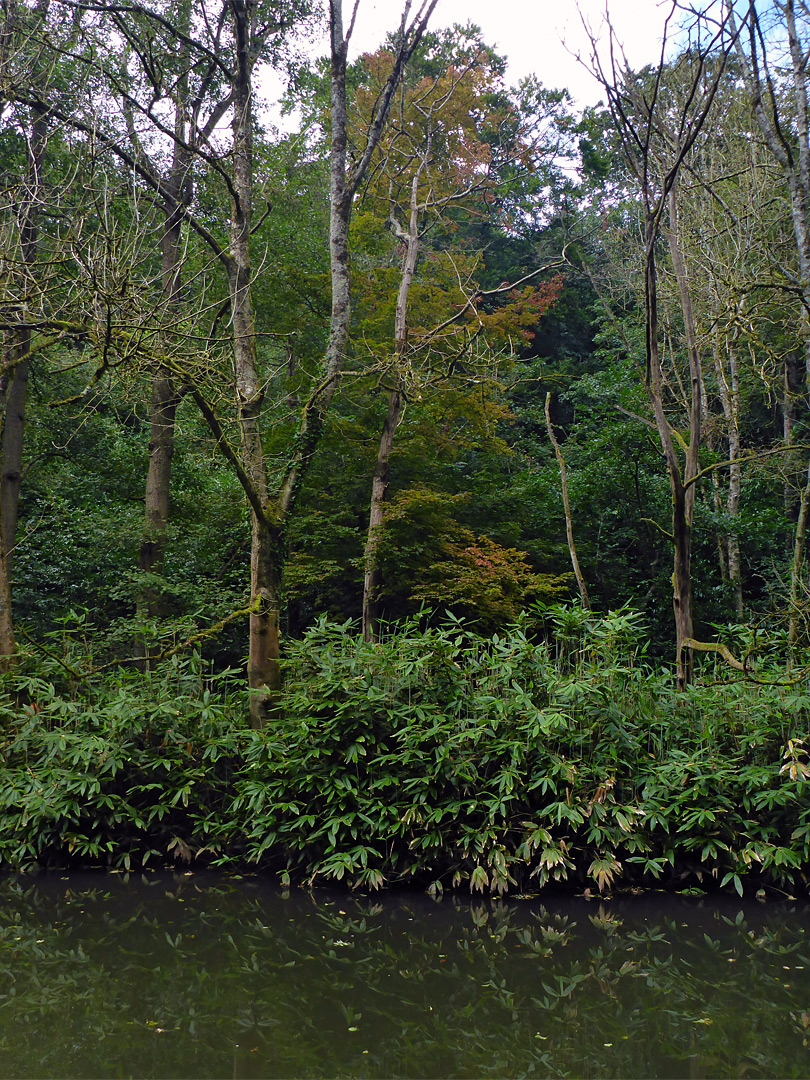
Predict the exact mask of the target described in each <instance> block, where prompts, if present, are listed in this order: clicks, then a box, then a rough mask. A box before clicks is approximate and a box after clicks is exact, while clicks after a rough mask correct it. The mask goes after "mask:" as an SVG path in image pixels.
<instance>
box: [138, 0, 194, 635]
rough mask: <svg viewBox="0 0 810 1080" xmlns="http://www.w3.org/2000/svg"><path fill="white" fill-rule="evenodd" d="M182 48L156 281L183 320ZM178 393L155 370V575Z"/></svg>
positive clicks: (153, 596)
mask: <svg viewBox="0 0 810 1080" xmlns="http://www.w3.org/2000/svg"><path fill="white" fill-rule="evenodd" d="M189 24H190V5H189V3H188V0H185V2H184V3H182V4H181V5H180V11H179V15H178V28H179V30H180V32H181V33H182V34H185V35H186V36H187V35H188V33H189ZM186 54H187V46H185V45H183V46H182V48H181V49H180V54H179V55H180V64H181V70H180V72H179V74H178V78H177V84H176V87H175V90H174V97H175V101H174V136H175V138H174V143H173V146H172V160H171V165H170V166H169V170H168V175H167V176H166V178H165V181H164V184H163V186H164V188H165V190H166V192H167V196H168V197H164V222H163V233H162V235H161V279H162V287H163V303H164V312H165V315H166V316H167V321H168V322H169V323H171V322H172V321H174V320H177V321H179V320H180V318H181V317H182V310H181V308H182V292H181V287H182V240H183V208H184V207H187V206H188V205H189V203H190V201H191V179H190V156H191V151H190V149H189V147H188V143H187V140H188V134H189V133H188V130H187V127H188V125H187V122H186V112H187V107H188V96H189V86H188V70H187V58H186ZM171 338H172V327H171V325H169V326H167V329H166V341H165V347H166V348H171ZM179 403H180V394H179V392H178V388H177V386H176V383H175V381H174V380H173V379H172V377H171V376H170V374H169V373H168V371H166V370H165V369H161V370H158V371H157V372H156V374H155V376H154V378H153V381H152V398H151V403H150V433H149V465H148V469H147V475H146V488H145V498H144V503H145V505H144V531H143V537H142V539H141V550H140V557H139V560H138V565H139V567H140V569H141V570H142V571H143V572H144V573H145V574H156V575H160V574H162V573H163V567H164V562H165V557H166V545H167V540H168V526H169V512H170V509H171V478H172V458H173V457H174V429H175V417H176V414H177V407H178V405H179ZM142 604H143V608H144V613H145V614H146V615H149V616H156V615H158V616H159V615H163V614H165V603H164V601H163V597H162V595H161V593H160V590H158V589H155V588H154V587H153V586H151V585H147V586H146V588H145V589H144V595H143V597H142Z"/></svg>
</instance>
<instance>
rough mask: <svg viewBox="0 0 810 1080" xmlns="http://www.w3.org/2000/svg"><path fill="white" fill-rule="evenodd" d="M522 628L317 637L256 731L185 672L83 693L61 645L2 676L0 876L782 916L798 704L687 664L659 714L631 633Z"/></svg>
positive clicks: (103, 683)
mask: <svg viewBox="0 0 810 1080" xmlns="http://www.w3.org/2000/svg"><path fill="white" fill-rule="evenodd" d="M546 622H547V624H549V628H550V629H551V630H552V631H553V632H552V633H551V634H550V635H549V640H548V641H547V640H544V639H542V638H541V637H539V636H538V635H537V634H533V633H530V632H529V623H528V622H527V623H525V624H518V625H517V626H515V627H514V628H513V629H512V630H511V631H509V632H508V633H505V634H504V635H503V636H494V637H492V638H486V639H485V638H482V637H479V636H477V635H475V634H474V633H472V632H471V631H470V630H469V629H468V628H466V627H465V626H464V625H463V624H462V623H460V622H453V621H449V622H446V623H445V624H443V625H442V626H440V627H438V628H436V627H429V628H427V629H425V628H420V626H419V625H418V624H417V623H416V622H412V623H408V624H405V625H403V626H400V627H397V628H395V629H393V630H392V631H391V632H390V633H389V634H388V636H386V637H385V638H384V640H382V641H381V642H380V643H379V644H373V645H372V644H368V643H365V642H363V640H362V638H361V637H359V636H358V634H357V633H356V630H355V628H354V627H353V626H352V625H350V624H344V625H337V624H334V623H330V622H328V621H327V620H325V619H324V620H321V621H320V622H319V623H318V624H317V625H316V626H315V627H313V628H312V629H311V630H310V631H309V632H308V633H307V634H306V635H305V636H304V637H303V638H302V639H301V640H299V641H297V642H294V643H291V645H290V654H289V656H288V659H287V662H286V664H287V681H286V691H285V707H284V713H283V716H282V717H281V718H279V719H278V720H276V721H274V722H273V724H272V726H271V727H270V728H269V729H268V730H266V731H263V732H256V731H253V730H251V729H250V728H249V727H248V726H247V722H246V719H245V714H246V708H245V701H244V698H243V697H241V696H240V694H239V693H238V692H236V691H232V690H231V689H230V687H231V686H232V685H233V683H232V680H231V676H230V674H229V673H228V672H225V673H224V674H219V675H217V676H207V675H206V674H205V672H204V670H203V664H202V663H201V661H200V658H199V656H198V655H196V654H195V655H193V656H192V657H190V658H186V659H182V660H181V659H178V658H177V657H175V658H173V660H172V661H171V663H167V664H165V665H164V666H163V667H161V668H160V669H159V670H156V671H152V672H147V673H136V672H131V671H130V672H126V671H124V670H122V669H119V670H118V671H116V673H115V674H114V675H110V673H109V672H107V673H106V675H105V676H101V675H96V676H87V677H85V678H80V677H79V676H78V668H79V664H80V658H79V657H77V655H76V653H75V646H74V644H73V642H72V640H68V639H67V638H66V639H65V642H64V650H65V652H64V655H62V656H59V657H57V656H52V657H49V658H47V659H46V660H45V661H44V662H41V661H37V662H36V666H34V662H33V661H32V660H31V659H30V658H25V657H23V658H22V661H21V664H20V666H19V668H18V669H17V671H15V672H14V673H13V674H10V675H6V676H4V677H3V680H4V681H3V684H2V701H1V702H0V723H1V724H2V770H0V860H2V865H3V866H5V867H10V868H26V867H31V866H35V865H50V866H54V865H58V866H65V865H77V864H80V865H87V864H97V865H104V866H111V867H115V868H124V869H130V870H134V869H138V868H140V867H142V866H153V865H161V864H166V863H167V862H176V861H179V862H184V863H188V864H191V865H207V866H211V865H213V866H220V867H232V868H236V867H238V868H241V869H245V868H246V867H252V868H256V869H260V870H262V869H264V870H271V871H274V872H276V873H278V874H279V875H280V877H281V879H282V880H284V881H288V880H289V881H291V882H293V883H307V882H317V883H329V882H334V881H342V882H345V883H347V884H349V885H351V886H352V887H360V888H372V889H374V888H379V887H382V886H385V885H390V884H403V883H413V884H415V885H418V886H420V887H422V888H425V887H427V888H431V889H433V890H434V891H440V890H441V889H443V888H448V887H463V888H464V889H468V890H471V891H473V892H476V891H480V892H493V893H507V892H531V891H534V890H537V889H541V888H543V887H544V886H547V885H549V884H550V883H560V884H567V885H568V886H575V887H578V888H582V887H588V888H590V889H592V890H593V891H604V890H607V889H609V888H611V887H612V888H617V887H622V886H628V885H647V886H661V885H663V886H665V887H676V888H685V887H687V888H688V887H698V888H700V887H703V888H710V887H716V886H719V887H725V888H726V889H736V890H737V891H738V892H739V893H741V894H742V893H743V892H745V893H748V892H749V891H755V890H759V889H760V888H766V889H770V888H776V889H779V890H782V891H785V892H790V893H794V894H796V893H801V894H806V893H807V892H808V880H809V877H808V875H810V765H808V756H807V753H806V750H805V744H804V741H803V740H806V739H807V738H808V730H809V729H810V723H809V722H808V712H809V710H810V694H808V693H805V692H804V691H803V689H802V686H803V684H802V683H801V682H795V683H791V682H790V680H785V679H783V680H782V681H781V682H780V683H779V684H777V685H773V684H771V682H770V681H769V680H770V679H771V678H772V676H767V673H766V672H765V670H764V669H760V671H759V673H758V677H759V679H760V682H757V683H755V682H753V681H751V680H746V679H738V680H737V681H729V679H730V677H731V675H734V674H736V673H733V672H731V673H726V671H723V670H721V669H720V668H719V667H717V668H716V667H715V666H714V665H715V660H714V659H712V660H711V661H705V663H706V665H707V666H706V667H704V669H703V672H702V681H701V682H699V683H696V685H694V686H693V687H692V688H691V689H689V690H688V691H686V692H684V693H677V692H675V691H674V690H673V683H672V676H671V673H670V672H669V671H666V670H664V671H662V670H654V669H653V668H652V667H651V666H650V665H649V664H647V663H646V662H644V658H643V650H642V649H641V648H640V645H639V642H640V639H641V638H642V637H643V631H642V629H641V628H640V626H639V618H638V616H636V615H635V614H633V613H632V612H628V611H620V612H617V613H610V614H609V615H607V616H604V617H601V618H597V617H594V618H589V617H586V616H585V615H584V614H583V613H582V612H581V611H578V610H577V609H575V608H573V609H571V608H568V609H566V608H563V607H557V608H553V609H550V610H549V611H548V612H547V613H546ZM718 663H719V662H718ZM709 665H711V666H709ZM766 676H767V677H766Z"/></svg>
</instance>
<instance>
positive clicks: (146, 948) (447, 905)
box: [0, 874, 810, 1078]
mask: <svg viewBox="0 0 810 1080" xmlns="http://www.w3.org/2000/svg"><path fill="white" fill-rule="evenodd" d="M809 1044H810V908H808V907H807V906H801V905H797V904H787V903H786V904H758V903H756V902H754V903H745V904H744V903H742V902H731V901H729V900H726V899H723V898H721V899H716V898H715V899H707V900H697V899H694V898H684V897H669V896H664V895H661V894H652V895H648V896H646V897H635V898H630V899H625V900H612V901H609V902H604V903H600V902H599V901H593V900H591V901H588V900H584V899H576V898H560V897H558V898H555V899H551V900H546V901H544V902H542V903H541V902H540V901H537V900H532V901H512V902H509V903H491V902H482V901H478V902H475V901H470V900H468V899H461V900H447V899H445V900H443V901H442V902H440V903H436V902H433V901H431V900H429V899H428V898H426V897H423V896H421V895H407V896H385V897H383V898H381V899H379V898H351V897H349V896H346V895H345V894H336V893H329V892H317V893H315V894H309V893H304V892H295V891H294V892H292V893H290V894H289V895H281V894H279V893H278V892H276V891H274V890H272V889H271V888H270V887H269V886H267V885H266V884H263V883H262V882H261V881H258V880H254V879H243V880H239V879H236V880H235V879H223V878H217V877H213V876H211V877H209V876H206V875H177V876H172V875H158V874H155V875H150V876H148V877H143V878H141V877H135V876H131V877H129V879H128V880H124V879H123V877H121V876H116V875H109V876H107V875H90V874H70V875H65V876H44V877H37V878H17V879H5V880H3V881H2V882H0V1076H2V1077H9V1078H10V1077H119V1076H120V1077H290V1076H292V1077H321V1076H326V1077H333V1076H339V1077H403V1078H404V1077H469V1076H479V1077H489V1076H492V1077H517V1076H555V1077H556V1076H574V1077H600V1078H602V1077H614V1076H616V1077H651V1076H653V1077H683V1076H688V1077H726V1076H729V1077H749V1076H750V1077H754V1076H756V1077H759V1076H764V1077H806V1076H808V1075H810V1045H809Z"/></svg>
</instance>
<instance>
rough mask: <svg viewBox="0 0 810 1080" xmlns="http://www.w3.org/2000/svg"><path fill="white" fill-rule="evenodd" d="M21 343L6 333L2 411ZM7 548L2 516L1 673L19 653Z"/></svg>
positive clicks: (0, 386) (1, 378)
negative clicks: (9, 365)
mask: <svg viewBox="0 0 810 1080" xmlns="http://www.w3.org/2000/svg"><path fill="white" fill-rule="evenodd" d="M18 347H19V341H18V340H17V337H16V335H15V334H14V333H13V332H12V331H6V332H5V334H4V335H3V349H2V353H0V359H2V361H3V368H4V370H3V372H2V374H0V410H2V408H3V405H4V404H5V401H6V396H7V394H8V389H9V385H10V383H11V378H12V374H11V371H12V369H11V368H7V367H6V365H7V364H8V363H9V362H10V361H12V360H13V358H14V357H16V356H18V355H19V353H18V351H17V350H18ZM6 552H7V547H6V541H5V536H4V534H3V519H2V515H0V671H8V669H9V668H10V667H11V665H12V664H13V662H14V661H13V657H14V654H15V653H16V651H17V645H16V641H15V639H14V619H13V615H12V610H11V579H10V575H9V571H8V567H9V560H8V556H7V554H6Z"/></svg>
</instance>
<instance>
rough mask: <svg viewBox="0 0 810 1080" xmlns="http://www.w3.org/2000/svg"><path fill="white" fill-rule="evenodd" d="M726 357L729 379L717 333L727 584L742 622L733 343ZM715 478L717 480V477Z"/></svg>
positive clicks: (737, 404)
mask: <svg viewBox="0 0 810 1080" xmlns="http://www.w3.org/2000/svg"><path fill="white" fill-rule="evenodd" d="M726 355H727V358H728V375H726V369H725V365H724V364H723V356H722V351H721V343H720V331H719V329H717V330H715V335H714V367H715V373H716V375H717V389H718V393H719V396H720V403H721V405H722V407H723V417H724V419H725V422H726V440H727V442H728V460H729V474H728V495H727V498H726V507H725V509H726V513H727V514H728V519H729V522H730V523H731V524H730V527H729V529H728V531H727V534H726V539H725V547H726V553H727V557H728V562H727V565H728V581H729V585H730V586H731V590H732V597H733V601H734V612H735V614H736V616H737V618H738V619H742V617H743V614H744V610H743V589H742V560H741V556H740V535H739V531H738V529H737V526H736V522H737V518H738V517H739V512H740V493H741V490H742V467H741V465H740V370H739V363H738V361H737V351H736V349H735V347H734V343H733V341H729V342H728V345H727V349H726ZM713 476H716V473H715V474H713Z"/></svg>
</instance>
